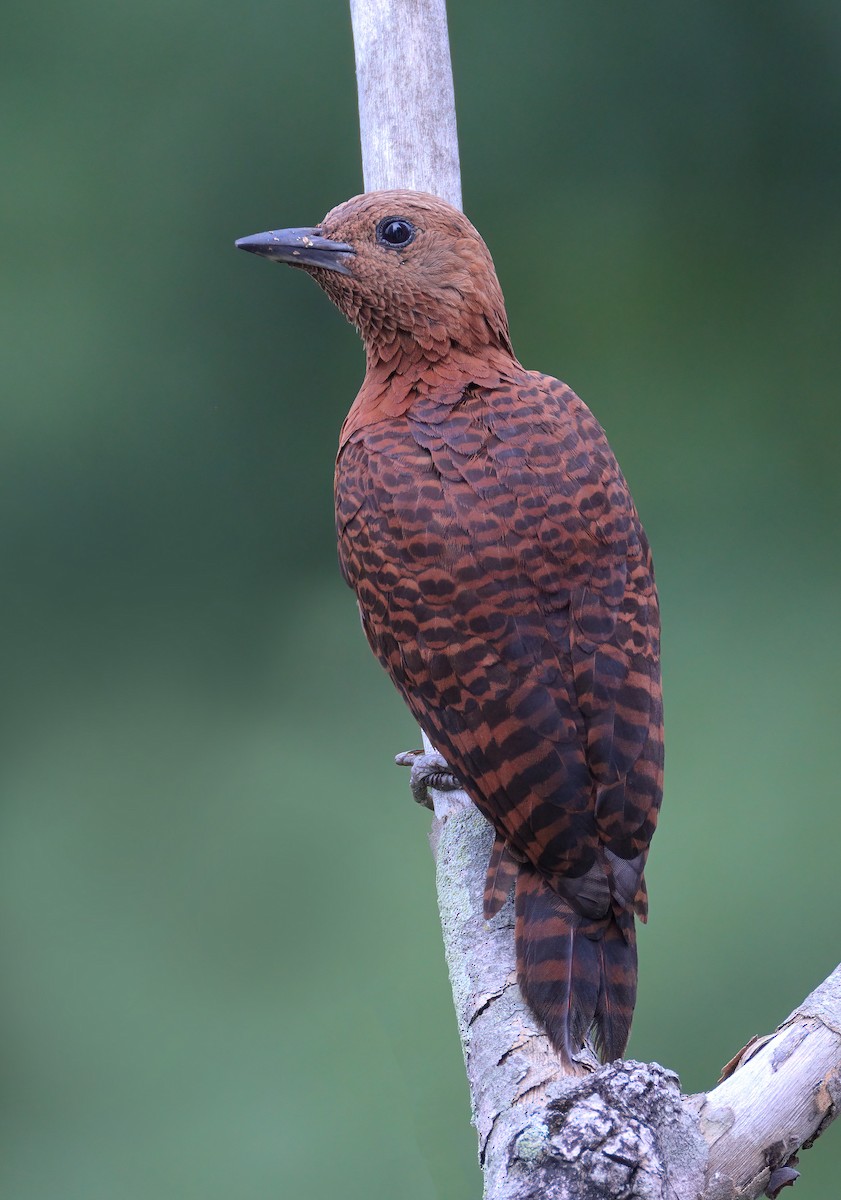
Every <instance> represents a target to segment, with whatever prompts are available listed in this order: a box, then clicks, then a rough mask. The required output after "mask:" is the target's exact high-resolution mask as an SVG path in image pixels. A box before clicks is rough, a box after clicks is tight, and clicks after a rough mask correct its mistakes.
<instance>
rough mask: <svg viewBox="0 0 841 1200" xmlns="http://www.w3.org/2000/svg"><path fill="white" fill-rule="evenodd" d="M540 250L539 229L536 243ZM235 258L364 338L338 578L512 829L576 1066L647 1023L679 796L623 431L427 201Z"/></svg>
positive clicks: (405, 202) (458, 216)
mask: <svg viewBox="0 0 841 1200" xmlns="http://www.w3.org/2000/svg"><path fill="white" fill-rule="evenodd" d="M523 237H524V239H527V240H528V243H529V244H530V246H531V247H532V248H534V249H536V248H537V247H538V246H539V245H540V243H541V241H542V237H543V235H542V234H541V232H540V231H533V232H530V233H527V234H524V235H523ZM236 245H237V246H238V247H239V248H241V249H243V250H246V251H249V252H251V253H254V254H257V255H260V256H263V257H265V258H268V259H270V260H273V261H276V262H281V263H286V264H289V265H291V266H293V267H296V268H298V269H301V270H304V271H306V272H307V273H308V274H309V275H311V276H312V278H313V279H314V280H315V282H316V283H317V284H319V286H320V287H321V288H322V289H323V290H324V291H325V292H326V294H327V295H328V297H329V298H330V299H331V300H332V302H333V303H334V304H335V305H336V307H337V308H338V309H339V310H340V311H341V312H342V313H343V314H344V316H345V317H346V318H347V319H348V320H349V321H350V322H351V323H352V324H353V325H354V326H355V327H356V329H357V330H358V332H359V334H360V336H361V338H362V341H363V343H364V347H365V354H366V371H365V377H364V380H363V383H362V386H361V388H360V390H359V392H358V395H357V396H356V398H355V400H354V401H353V404H352V405H351V407H350V411H349V412H348V414H347V417H346V419H345V421H344V424H343V426H342V430H341V435H340V438H339V450H338V454H337V458H336V467H335V506H336V531H337V540H338V553H339V563H340V567H341V571H342V574H343V576H344V578H345V581H346V582H347V583H348V584H349V585H350V587H351V588H352V589H353V590H354V591H355V593H356V596H357V600H358V604H359V610H360V614H361V617H362V624H363V627H364V630H365V634H366V637H367V639H368V642H369V643H370V646H371V649H372V650H373V652H374V653H375V655H376V656H377V658H378V659H379V661H380V663H381V664H382V665H383V667H384V668H385V670H386V671H387V672H388V674H389V675H390V677H391V679H392V681H393V683H394V684H395V685H396V687H397V690H398V691H399V692H400V694H401V695H402V697H403V699H404V701H405V702H406V704H407V705H408V707H409V710H410V711H411V713H412V715H413V717H414V718H415V720H416V721H417V723H418V724H419V725H420V727H421V729H422V730H423V731H424V732H425V733H426V734H427V736H428V737H429V739H430V740H431V742H432V743H433V745H434V746H435V747H436V748H437V749H438V750H439V751H440V753H441V754H442V755H443V757H444V759H445V760H446V763H447V764H448V766H449V769H450V770H451V771H452V772H453V774H454V775H455V777H456V778H457V779H458V780H460V781H461V783H462V785H463V786H464V788H465V789H466V791H467V793H468V795H469V796H470V798H471V800H472V801H473V802H474V804H475V805H476V806H477V807H478V808H479V810H480V811H481V813H482V814H483V815H484V816H485V818H486V819H487V820H488V821H489V822H490V823H491V825H492V826H493V829H494V831H495V838H494V843H493V849H492V852H491V855H490V862H489V865H488V873H487V881H486V886H485V896H484V915H485V918H486V919H487V920H491V919H492V918H493V917H494V916H495V915H496V913H497V912H498V911H499V910H500V908H501V907H502V905H503V903H504V902H505V901H506V899H507V898H508V896H509V895H510V892H511V890H512V888H513V890H514V905H515V941H516V954H517V978H518V983H519V986H520V989H521V991H522V994H523V996H524V999H525V1001H526V1003H527V1004H528V1006H529V1007H530V1008H531V1010H532V1012H533V1013H534V1015H535V1016H536V1017H537V1019H538V1021H539V1022H540V1023H541V1025H542V1026H543V1027H544V1028H545V1030H546V1033H547V1034H548V1037H549V1039H550V1041H551V1043H552V1045H553V1046H554V1048H555V1051H556V1053H557V1055H558V1057H559V1059H560V1062H561V1065H562V1067H563V1068H564V1069H566V1070H570V1071H574V1070H575V1062H576V1060H578V1059H580V1051H581V1047H582V1045H583V1044H584V1043H585V1041H586V1039H587V1037H588V1036H590V1037H591V1038H592V1040H593V1043H594V1045H595V1047H596V1050H597V1052H598V1054H599V1057H600V1058H601V1060H602V1061H603V1062H610V1061H613V1060H615V1059H617V1058H621V1057H622V1055H623V1054H624V1052H625V1049H626V1046H627V1042H628V1037H629V1033H630V1027H631V1018H632V1015H633V1010H634V1005H635V1000H636V987H637V952H636V932H635V921H634V918H635V917H638V918H639V919H640V920H641V921H645V920H646V918H647V912H648V899H647V892H646V886H645V879H644V868H645V864H646V858H647V854H648V850H649V845H650V842H651V838H652V835H653V833H654V829H655V826H656V823H657V816H658V812H659V808H660V802H661V798H662V791H663V704H662V691H661V680H660V617H659V605H658V598H657V591H656V587H655V581H654V569H653V564H652V556H651V551H650V548H649V543H648V540H647V538H646V535H645V532H644V530H643V527H642V525H641V523H640V519H639V517H638V515H637V511H636V508H635V506H634V503H633V500H632V498H631V494H630V492H629V489H628V486H627V484H626V482H625V479H624V477H623V475H622V473H621V471H620V469H619V466H618V464H617V462H616V459H615V457H614V454H613V452H612V450H611V448H610V446H609V444H608V441H607V438H606V435H605V433H604V431H603V429H602V427H601V426H600V425H599V423H598V421H597V420H596V418H595V417H594V416H593V415H592V413H591V412H590V410H589V409H588V408H587V407H586V406H585V404H584V403H583V402H582V401H581V400H580V399H579V398H578V396H577V395H576V394H575V393H574V392H573V391H572V389H571V388H570V387H568V386H567V385H566V384H565V383H562V382H561V381H559V380H557V379H555V378H552V377H551V376H548V375H544V374H540V373H538V372H535V371H530V370H526V369H525V368H524V367H523V366H522V365H521V364H520V362H519V361H518V359H517V358H516V356H515V354H514V351H513V348H512V345H511V338H510V334H509V325H508V317H507V314H506V308H505V302H504V299H503V295H502V291H501V288H500V285H499V282H498V279H497V275H496V271H495V268H494V264H493V260H492V258H491V255H490V252H489V251H488V249H487V246H486V245H485V242H484V241H483V240H482V238H481V236H480V234H479V233H478V232H477V231H476V229H475V228H474V227H473V225H472V224H471V223H470V221H469V220H468V219H467V217H466V216H465V215H464V214H463V213H462V212H461V211H460V210H459V209H456V208H454V207H453V206H451V205H450V204H448V203H447V202H446V201H444V200H442V199H440V198H438V197H436V196H433V195H431V194H427V193H424V192H417V191H409V190H399V189H398V190H385V191H372V192H367V193H364V194H362V195H359V196H355V197H353V198H352V199H350V200H348V201H346V202H344V203H342V204H340V205H338V206H337V207H335V208H333V209H331V211H330V212H328V213H327V215H326V216H325V217H324V218H323V220H322V221H321V222H320V223H319V224H318V225H317V226H314V227H307V228H293V229H278V230H271V231H269V232H266V233H260V234H255V235H253V236H251V237H246V238H242V239H240V240H239V241H237V243H236Z"/></svg>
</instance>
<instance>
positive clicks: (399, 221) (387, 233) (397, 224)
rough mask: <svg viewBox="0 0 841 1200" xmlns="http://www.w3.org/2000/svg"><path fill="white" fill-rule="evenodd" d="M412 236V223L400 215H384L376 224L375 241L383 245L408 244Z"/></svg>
mask: <svg viewBox="0 0 841 1200" xmlns="http://www.w3.org/2000/svg"><path fill="white" fill-rule="evenodd" d="M414 236H415V227H414V225H413V224H412V222H411V221H404V220H403V218H402V217H386V218H385V220H383V221H380V223H379V225H378V226H377V241H378V242H382V244H383V245H384V246H408V244H409V242H411V240H412V238H413V237H414Z"/></svg>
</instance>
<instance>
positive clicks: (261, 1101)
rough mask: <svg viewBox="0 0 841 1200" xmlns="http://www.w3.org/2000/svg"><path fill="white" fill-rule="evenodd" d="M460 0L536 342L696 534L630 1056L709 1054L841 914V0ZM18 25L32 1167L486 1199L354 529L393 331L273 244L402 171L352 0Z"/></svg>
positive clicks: (507, 231)
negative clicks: (357, 480)
mask: <svg viewBox="0 0 841 1200" xmlns="http://www.w3.org/2000/svg"><path fill="white" fill-rule="evenodd" d="M450 20H451V37H452V46H453V58H454V64H455V71H456V91H457V100H458V105H459V120H460V135H461V141H462V157H463V169H464V190H465V200H466V207H467V210H468V213H469V214H470V215H471V216H472V218H473V219H474V221H475V222H476V224H477V225H478V226H479V228H480V229H481V230H482V231H483V233H484V235H485V237H486V239H487V240H488V242H489V244H490V246H491V249H492V251H493V252H494V254H495V257H496V261H497V265H498V268H499V272H500V276H501V279H502V283H503V287H504V288H505V290H506V294H507V298H508V302H509V309H510V314H511V321H512V327H513V334H514V339H515V345H516V346H517V349H518V351H519V353H520V357H521V358H522V360H523V361H524V362H525V363H526V364H527V365H529V366H532V367H536V368H541V369H543V370H547V371H550V372H552V373H554V374H557V375H559V376H561V377H562V378H564V379H566V380H567V381H568V382H569V383H571V384H572V385H573V386H574V387H575V388H576V390H578V391H579V392H580V394H581V395H582V396H583V397H584V398H585V400H587V401H588V402H589V403H590V405H591V406H592V407H593V408H594V409H595V411H596V413H597V415H598V416H599V417H600V419H601V420H602V422H603V423H604V425H605V426H606V428H607V430H608V433H609V435H610V437H611V440H612V442H613V445H614V448H615V449H616V451H617V453H618V456H619V458H620V460H621V462H622V464H623V467H624V469H625V472H626V474H627V476H628V478H629V480H630V482H631V485H632V487H633V490H634V493H635V496H636V499H637V502H638V505H639V507H640V509H641V511H642V514H643V517H644V520H645V522H646V525H647V527H648V531H649V534H650V536H651V540H652V542H653V545H654V548H655V553H656V559H657V566H658V574H659V581H660V588H661V597H662V606H663V612H664V624H665V629H664V665H665V682H666V700H667V732H668V740H667V762H668V770H667V796H666V805H665V808H664V815H663V821H662V826H661V831H660V832H659V833H658V835H657V838H656V840H655V844H654V851H653V856H652V859H651V867H650V872H649V885H650V891H651V896H652V920H651V924H650V926H649V928H648V929H647V930H646V931H644V933H643V935H642V938H641V942H642V949H641V955H642V976H641V994H640V1002H639V1007H638V1015H637V1019H636V1025H635V1031H634V1036H633V1041H632V1044H631V1052H632V1053H633V1055H635V1056H636V1057H640V1058H656V1059H659V1060H661V1061H662V1062H664V1063H666V1064H668V1065H670V1066H672V1067H674V1068H676V1069H677V1070H679V1071H680V1073H681V1076H682V1079H683V1083H684V1086H685V1087H686V1088H687V1089H699V1088H702V1087H706V1086H709V1085H710V1084H711V1083H712V1082H713V1081H714V1079H715V1077H716V1075H717V1071H718V1068H719V1066H720V1065H721V1064H722V1063H724V1062H725V1061H726V1060H727V1059H728V1058H729V1057H730V1056H731V1055H732V1054H733V1053H734V1051H735V1050H736V1049H738V1047H739V1046H741V1045H743V1043H744V1042H745V1041H747V1039H748V1038H749V1037H750V1035H751V1034H753V1033H761V1032H764V1031H767V1030H769V1029H771V1028H773V1026H774V1025H775V1024H776V1023H777V1022H778V1021H779V1020H780V1019H782V1018H783V1017H784V1016H785V1015H786V1014H787V1012H788V1011H789V1010H790V1008H791V1007H792V1006H793V1005H794V1004H795V1003H796V1002H797V1001H798V1000H800V999H801V998H802V996H803V995H804V994H805V992H806V991H807V990H808V989H809V988H810V987H812V986H813V985H814V984H816V983H817V982H818V981H819V980H820V979H822V978H823V977H824V976H825V975H826V974H827V973H828V971H829V970H830V969H831V968H832V967H833V966H834V965H835V963H836V962H837V960H838V958H839V938H838V924H839V923H838V896H837V888H838V872H839V835H841V815H839V814H841V808H840V807H839V797H838V784H837V777H836V772H835V766H834V758H833V756H832V755H831V754H830V753H829V747H830V746H831V744H832V741H833V739H834V738H835V737H836V736H837V720H838V709H839V705H838V695H837V692H838V679H839V666H841V633H839V622H838V619H837V614H838V604H839V589H841V548H839V540H838V532H837V531H838V524H839V517H841V473H840V472H839V470H838V449H839V433H841V416H840V415H839V404H838V399H837V391H838V388H837V380H838V378H839V368H840V367H841V361H840V360H841V339H839V337H838V322H839V306H840V305H841V297H839V291H838V259H839V250H841V217H839V209H838V194H839V190H838V189H839V182H841V180H839V175H841V160H839V146H841V137H839V135H841V84H839V78H841V76H840V75H839V59H841V10H839V7H838V5H837V4H835V3H833V2H832V0H804V2H803V3H800V4H797V5H794V4H790V3H786V2H785V0H764V2H763V3H753V2H750V0H745V2H743V3H740V4H733V3H732V2H731V0H708V3H706V4H703V5H686V4H674V3H672V2H670V0H650V2H649V3H647V4H645V5H617V4H614V3H607V2H606V0H596V2H595V3H594V2H592V0H570V2H565V3H561V4H557V5H546V4H538V3H536V0H525V2H524V3H519V4H517V5H507V6H506V5H487V4H482V3H480V2H479V0H451V13H450ZM399 33H400V31H399V29H395V30H390V31H388V35H389V36H399ZM0 61H1V62H2V70H0V94H2V102H3V111H4V113H5V115H6V122H5V124H6V129H5V152H4V164H5V172H4V174H5V180H6V184H5V187H4V188H3V192H2V197H0V206H2V212H3V220H4V224H5V227H6V233H5V237H4V273H3V274H4V284H5V286H4V290H3V294H2V314H1V315H2V327H3V330H4V351H3V359H4V371H3V374H4V403H3V406H2V425H3V428H2V439H0V459H2V471H0V481H2V482H0V488H2V492H3V495H2V514H3V520H2V539H3V558H4V562H5V563H6V577H5V579H6V581H5V585H4V587H3V591H2V596H3V607H4V612H3V628H4V629H5V631H6V635H7V636H6V655H5V657H6V668H5V676H6V688H5V689H4V701H5V704H4V710H5V711H4V716H3V720H2V722H0V728H1V729H2V738H3V742H4V746H3V763H4V768H5V770H4V774H5V782H4V789H3V795H4V799H3V807H2V835H1V836H0V938H2V945H3V962H4V971H3V981H2V983H0V1006H2V1025H1V1026H0V1028H1V1029H2V1056H3V1074H4V1079H5V1083H6V1088H5V1111H4V1115H3V1122H2V1130H3V1134H2V1137H3V1147H2V1156H0V1162H2V1166H0V1194H2V1195H3V1196H4V1197H5V1198H8V1200H77V1198H78V1200H114V1198H115V1197H119V1200H141V1198H142V1200H147V1198H149V1197H154V1198H155V1200H189V1198H190V1197H201V1198H202V1200H216V1198H218V1200H222V1198H223V1197H224V1198H225V1200H227V1198H228V1197H231V1196H236V1197H237V1198H238V1200H257V1198H260V1200H264V1198H265V1197H267V1196H277V1197H286V1196H297V1197H306V1198H314V1200H319V1198H321V1197H328V1196H334V1195H342V1196H343V1197H344V1198H345V1200H357V1198H358V1200H362V1198H363V1197H364V1198H366V1200H367V1198H369V1197H372V1196H373V1197H379V1196H391V1195H399V1196H400V1197H401V1198H403V1200H430V1198H431V1197H442V1198H444V1200H470V1198H472V1197H476V1196H478V1194H479V1178H478V1169H477V1167H476V1166H475V1161H474V1156H475V1149H474V1138H473V1133H472V1131H471V1129H470V1127H469V1125H468V1103H467V1095H466V1088H465V1084H464V1081H463V1078H462V1068H461V1063H460V1055H459V1048H458V1042H457V1038H456V1031H455V1022H454V1018H453V1015H452V1012H451V1008H450V1001H449V995H448V988H447V982H446V976H445V969H444V964H443V957H442V953H441V948H440V944H439V936H438V930H437V924H436V913H435V903H434V895H433V883H432V868H431V862H430V859H429V854H428V850H427V847H426V844H425V836H424V831H425V827H426V821H425V819H424V815H423V814H422V813H420V812H419V811H418V810H416V809H415V807H414V806H413V805H412V803H411V800H410V798H409V793H408V788H407V781H406V778H405V776H404V775H403V774H401V773H398V772H397V771H396V770H395V769H394V768H393V767H391V765H390V757H391V755H392V754H393V753H394V752H395V751H397V750H401V749H404V748H407V747H408V746H410V745H413V744H415V743H416V741H417V735H416V732H415V730H414V728H413V725H412V722H411V721H410V719H409V717H408V715H407V714H405V713H404V712H403V709H402V706H401V704H400V702H399V700H398V698H397V696H396V694H394V693H393V692H392V690H391V688H390V686H389V684H388V683H387V681H386V680H385V678H384V677H382V676H381V673H380V671H379V668H378V667H377V665H376V663H375V662H374V661H373V659H372V658H371V656H370V655H369V653H368V651H367V648H366V647H365V645H364V643H363V639H362V635H361V633H360V630H359V623H358V618H357V615H356V611H355V604H354V602H353V600H352V597H351V596H350V595H349V594H348V593H347V592H346V590H345V588H344V586H343V585H342V583H341V581H340V579H339V577H338V573H337V571H336V568H335V556H334V545H333V543H334V538H333V530H332V497H331V476H332V459H333V454H334V449H335V443H336V435H337V431H338V428H339V425H340V422H341V419H342V417H343V414H344V412H345V410H346V408H347V406H348V404H349V403H350V400H351V399H352V397H353V395H354V392H355V389H356V386H357V384H358V381H359V379H360V376H361V372H362V358H361V353H360V350H359V347H358V345H357V344H356V339H355V335H354V334H353V331H352V330H350V328H349V327H346V326H345V325H344V324H343V323H342V321H341V318H340V317H339V316H338V315H337V314H336V313H335V312H334V311H333V310H332V308H331V307H330V305H329V304H328V303H327V301H326V300H325V299H324V297H323V296H321V295H320V294H319V292H318V290H317V289H316V288H315V287H313V286H312V285H311V284H310V283H309V281H308V280H306V279H303V278H300V277H297V276H295V275H294V274H292V273H290V272H281V271H279V270H277V269H276V268H274V267H270V266H269V265H267V264H266V263H262V262H259V261H256V260H254V259H252V258H250V257H247V256H245V255H241V254H236V253H235V252H234V249H233V245H232V243H233V239H234V238H235V237H237V236H241V235H243V234H248V233H252V232H255V231H257V230H260V229H264V228H270V227H275V226H279V225H284V224H288V225H296V224H307V223H312V222H314V221H316V220H318V218H319V217H320V216H321V215H322V214H323V213H324V212H325V211H326V209H327V208H329V207H331V206H332V205H333V204H335V203H337V202H338V201H340V200H342V199H344V198H345V197H347V196H348V195H351V194H353V193H354V192H356V191H358V190H359V189H360V169H359V161H358V145H357V125H356V114H355V103H354V99H355V94H354V78H353V56H352V46H351V37H350V23H349V17H348V13H347V11H346V7H345V5H344V4H342V3H336V4H330V3H326V2H325V0H308V2H307V3H306V4H290V3H281V4H278V3H273V4H269V3H264V2H263V0H245V2H244V3H243V4H240V5H238V6H236V7H235V8H234V7H232V6H231V5H229V4H221V3H218V2H217V0H205V3H202V4H199V3H197V2H196V0H176V2H175V3H162V2H161V0H150V3H147V4H145V5H142V6H136V7H131V6H120V5H117V6H114V5H107V4H104V3H102V2H101V0H79V2H78V3H77V4H75V5H73V6H71V7H67V6H63V5H60V4H58V3H57V2H56V0H44V2H43V3H41V4H39V5H35V6H32V5H28V4H24V3H23V2H22V0H7V3H6V6H5V8H4V36H3V39H2V42H0ZM839 1145H841V1138H839V1133H838V1131H837V1130H831V1131H830V1132H829V1133H828V1134H827V1136H826V1137H825V1138H824V1139H822V1140H821V1142H819V1143H818V1145H817V1147H816V1148H815V1149H814V1150H812V1151H810V1152H809V1153H808V1154H807V1155H805V1157H804V1159H803V1164H802V1165H803V1178H802V1180H801V1182H800V1183H799V1184H798V1189H797V1195H798V1196H799V1197H800V1200H810V1198H814V1200H817V1198H818V1197H822V1198H825V1197H827V1196H829V1195H834V1194H836V1192H837V1178H838V1172H839V1167H841V1150H839Z"/></svg>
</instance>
